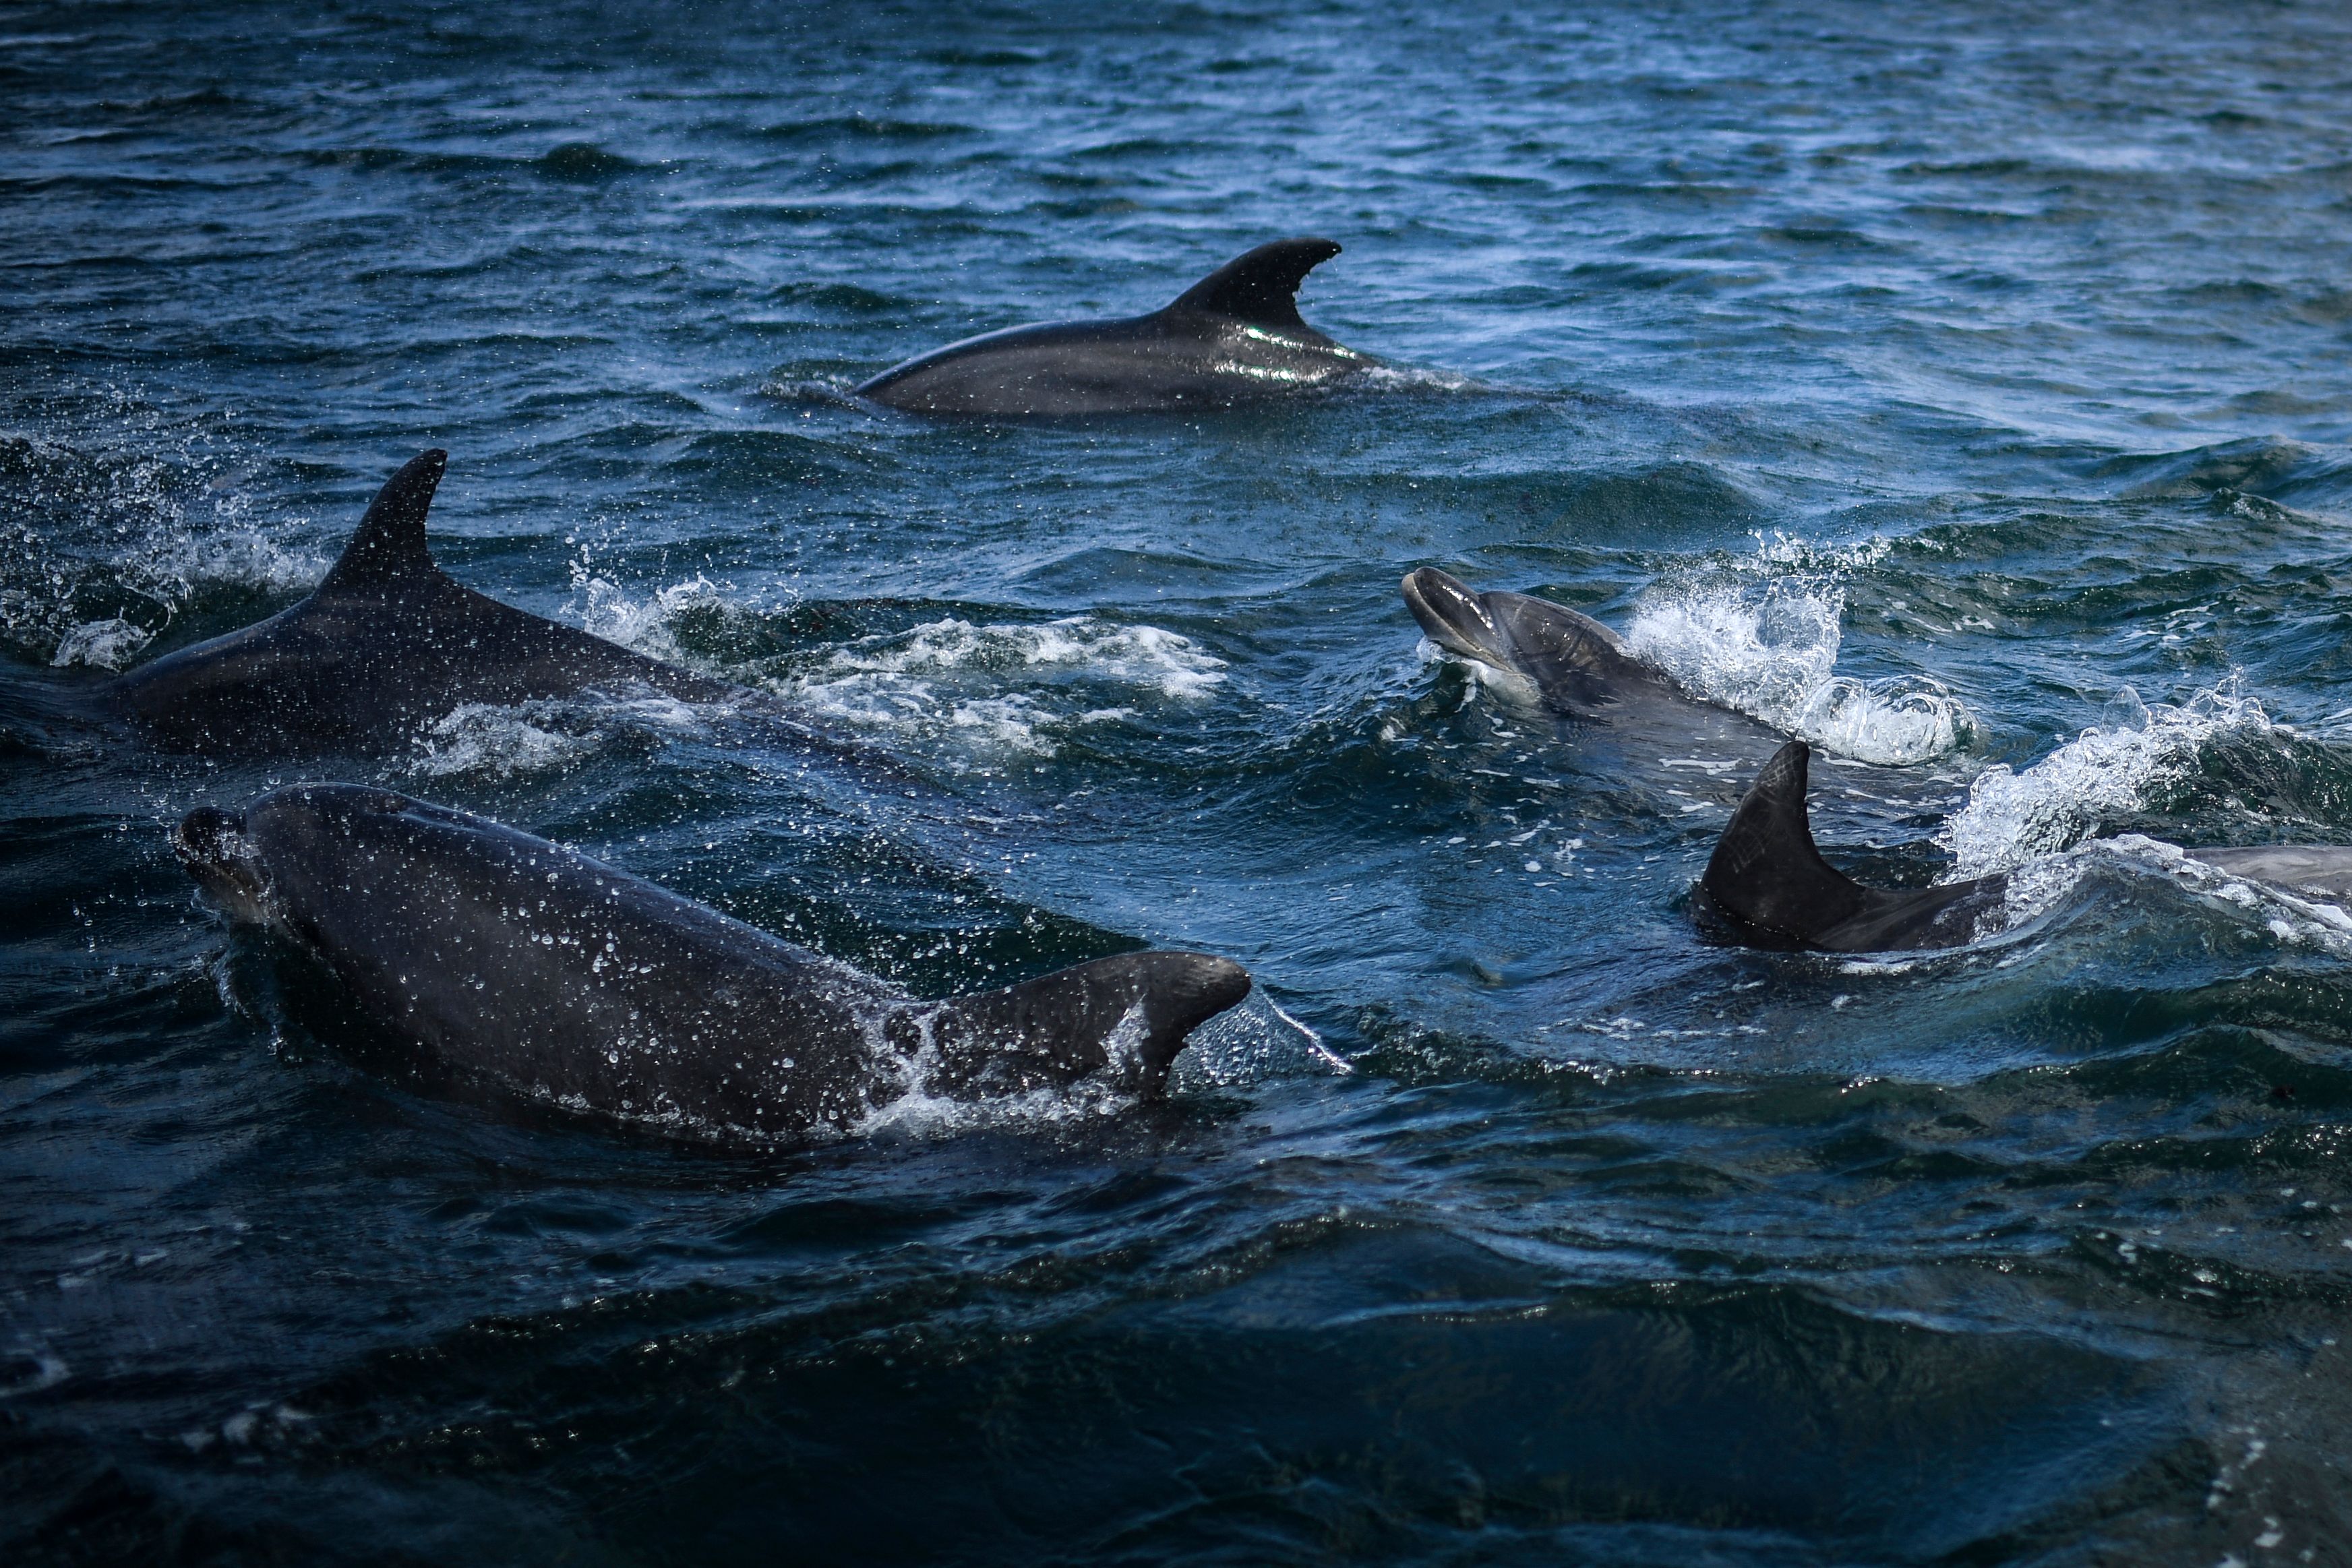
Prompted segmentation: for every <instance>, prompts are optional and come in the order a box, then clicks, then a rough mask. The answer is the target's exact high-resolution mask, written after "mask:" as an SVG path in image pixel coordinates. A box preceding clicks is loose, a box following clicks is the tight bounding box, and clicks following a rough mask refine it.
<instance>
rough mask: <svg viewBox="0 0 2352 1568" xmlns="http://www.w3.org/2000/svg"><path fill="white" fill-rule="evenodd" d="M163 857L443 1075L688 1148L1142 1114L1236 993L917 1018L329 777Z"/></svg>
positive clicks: (1127, 988)
mask: <svg viewBox="0 0 2352 1568" xmlns="http://www.w3.org/2000/svg"><path fill="white" fill-rule="evenodd" d="M173 845H174V848H175V849H176V850H177V852H178V853H179V855H180V858H181V859H182V860H183V862H184V863H185V864H186V865H187V867H188V868H189V870H190V872H191V873H192V874H193V875H194V877H195V878H196V879H197V881H198V882H199V883H200V884H201V885H202V886H203V887H204V888H205V889H206V891H207V892H208V893H210V894H211V895H213V896H214V897H215V899H217V900H219V901H220V903H221V904H222V905H223V906H224V908H225V910H226V912H227V913H228V914H229V915H230V916H231V917H232V918H233V919H236V920H240V921H257V922H260V923H265V924H267V925H268V926H270V927H271V928H273V929H275V930H276V931H278V932H279V933H281V934H282V935H284V936H287V937H289V938H290V939H292V940H293V941H294V942H297V943H299V945H300V946H302V947H303V948H305V949H307V950H308V951H309V952H311V953H312V954H313V955H315V956H316V957H317V958H319V959H320V960H321V961H322V962H323V963H325V964H326V965H327V967H328V968H329V969H331V971H333V973H335V975H336V976H337V978H338V979H340V980H341V982H342V984H343V985H344V986H345V987H346V988H347V989H348V990H349V991H350V992H351V993H352V994H353V995H354V996H355V997H356V998H358V999H359V1001H360V1002H361V1003H362V1004H363V1005H365V1007H366V1009H367V1011H368V1012H369V1013H370V1014H371V1015H372V1016H374V1017H375V1018H377V1019H379V1020H380V1021H382V1022H383V1024H384V1025H386V1026H388V1027H390V1028H392V1029H394V1031H396V1032H398V1033H400V1034H403V1035H404V1036H405V1037H407V1038H408V1039H409V1040H410V1041H412V1042H413V1043H414V1044H415V1046H417V1047H420V1048H421V1049H422V1050H424V1051H425V1052H426V1053H427V1054H429V1055H430V1056H432V1057H433V1058H437V1059H438V1060H439V1061H440V1062H442V1063H443V1064H444V1065H446V1066H448V1067H450V1068H456V1069H457V1070H458V1071H459V1072H461V1073H462V1074H465V1075H467V1076H468V1077H471V1078H474V1079H479V1080H481V1081H484V1082H487V1083H488V1084H491V1085H494V1086H496V1087H498V1088H499V1089H503V1090H505V1091H508V1092H511V1093H515V1094H519V1095H522V1096H525V1097H528V1098H530V1099H534V1100H541V1101H545V1102H549V1103H552V1104H556V1105H561V1106H563V1107H566V1108H569V1109H571V1110H578V1111H585V1112H590V1113H593V1114H598V1115H602V1116H606V1117H611V1118H615V1119H618V1120H623V1121H635V1122H640V1123H646V1124H650V1125H653V1126H656V1127H657V1128H659V1129H662V1130H664V1131H669V1132H673V1133H675V1134H677V1135H679V1136H683V1137H689V1138H698V1139H709V1140H714V1141H719V1142H740V1141H747V1140H748V1141H772V1140H776V1139H791V1138H798V1137H802V1136H805V1135H808V1134H811V1133H814V1132H819V1131H826V1130H831V1131H848V1130H851V1129H854V1128H856V1126H857V1125H859V1124H860V1123H861V1122H862V1121H865V1120H866V1119H867V1118H869V1117H870V1116H872V1115H873V1114H874V1113H875V1112H877V1110H881V1109H882V1108H883V1107H885V1106H887V1105H889V1104H892V1103H895V1102H896V1101H898V1100H901V1099H904V1098H905V1097H907V1096H908V1095H912V1094H928V1095H937V1096H943V1097H949V1098H957V1099H970V1098H985V1097H992V1096H998V1095H1003V1094H1012V1093H1024V1092H1029V1091H1034V1090H1052V1089H1064V1088H1067V1087H1070V1086H1072V1085H1076V1084H1079V1083H1081V1082H1084V1083H1091V1084H1097V1085H1100V1086H1103V1087H1105V1088H1108V1089H1113V1090H1116V1091H1118V1092H1119V1093H1122V1094H1126V1095H1129V1096H1133V1097H1137V1098H1150V1097H1151V1096H1154V1095H1157V1094H1158V1093H1160V1091H1161V1089H1163V1087H1164V1086H1165V1084H1166V1081H1167V1078H1168V1072H1169V1068H1170V1067H1171V1064H1172V1063H1173V1062H1174V1060H1175V1058H1176V1056H1177V1054H1178V1053H1179V1052H1181V1050H1182V1049H1183V1048H1184V1046H1185V1043H1186V1040H1187V1037H1189V1036H1190V1034H1191V1032H1192V1029H1193V1028H1195V1027H1196V1026H1199V1025H1200V1024H1202V1023H1203V1022H1205V1021H1207V1020H1208V1019H1209V1018H1211V1017H1213V1016H1216V1015H1217V1014H1219V1013H1222V1012H1223V1011H1224V1010H1225V1009H1226V1008H1228V1007H1231V1006H1233V1005H1234V1004H1236V1003H1238V1002H1239V1001H1241V1000H1242V998H1243V997H1244V996H1245V995H1246V994H1248V992H1249V989H1250V977H1249V973H1248V972H1247V971H1245V970H1244V969H1243V968H1242V967H1241V966H1240V965H1239V964H1237V963H1232V962H1231V961H1230V960H1227V959H1223V958H1217V957H1213V956H1212V955H1210V954H1207V953H1198V952H1131V953H1123V954H1119V955H1118V956H1116V957H1112V958H1104V959H1097V960H1095V961H1093V962H1091V963H1079V964H1074V965H1072V966H1070V967H1069V968H1066V969H1062V970H1057V971H1055V972H1054V973H1050V974H1045V975H1043V976H1041V977H1039V978H1037V979H1035V980H1031V981H1026V982H1024V983H1023V984H1018V985H1011V986H1006V987H1003V988H1002V989H999V990H994V991H985V992H978V993H973V994H966V995H961V996H953V997H949V998H945V999H942V1000H936V1001H924V1000H920V999H918V998H916V997H912V996H909V995H908V994H906V993H905V992H904V991H903V990H901V989H899V988H898V986H896V985H893V984H889V983H887V982H886V981H884V980H882V979H880V978H878V977H877V976H875V975H871V974H867V973H863V972H862V971H859V970H857V969H855V968H853V967H851V966H850V965H848V964H846V963H841V962H839V961H838V960H835V959H831V958H827V957H825V956H824V955H823V954H820V953H817V952H811V951H810V950H808V949H806V948H803V947H798V946H795V945H793V943H791V942H784V941H782V940H780V939H778V938H776V937H773V936H771V935H769V934H768V933H767V932H765V931H760V930H758V929H757V928H755V927H752V926H749V925H745V924H743V923H742V922H741V921H734V920H730V919H729V918H728V917H727V916H725V915H722V914H720V913H719V912H718V911H717V910H712V909H709V908H708V907H706V906H704V905H701V904H698V903H695V902H693V901H692V900H688V899H684V898H680V897H679V896H678V895H677V894H675V893H672V892H670V891H668V890H667V889H663V888H661V887H658V886H656V884H654V883H651V882H647V881H645V880H643V879H639V878H636V877H632V876H630V875H628V874H627V873H625V872H623V871H619V870H616V869H614V868H612V867H610V866H605V865H603V864H601V863H599V862H597V861H595V860H592V859H590V858H588V857H586V856H584V855H581V854H578V853H577V852H575V851H572V850H570V849H567V848H564V847H562V846H561V845H557V844H553V843H551V842H549V841H548V840H546V839H543V838H536V837H532V836H530V835H529V834H526V833H520V832H518V831H516V830H515V829H513V828H509V827H505V826H500V825H499V824H497V823H495V822H490V821H488V820H486V819H485V818H482V817H478V816H469V815H467V813H465V812H460V811H452V810H449V809H447V808H446V807H442V806H437V805H428V804H427V803H425V802H424V801H420V800H415V799H412V798H410V797H409V796H407V795H399V794H395V793H394V792H392V791H389V790H382V789H373V788H367V787H364V786H360V785H353V784H312V785H300V786H297V787H294V788H290V789H283V790H278V791H276V792H274V793H272V794H269V795H264V796H262V797H261V798H260V799H258V800H257V801H255V802H254V803H253V804H252V805H248V806H247V808H246V809H245V811H244V812H242V813H232V812H227V811H223V810H220V809H218V808H216V807H212V806H202V807H198V808H197V809H196V810H194V811H192V812H190V813H189V814H188V815H187V816H186V817H184V819H183V820H182V822H181V824H180V826H179V829H178V831H177V832H176V834H175V835H174V838H173Z"/></svg>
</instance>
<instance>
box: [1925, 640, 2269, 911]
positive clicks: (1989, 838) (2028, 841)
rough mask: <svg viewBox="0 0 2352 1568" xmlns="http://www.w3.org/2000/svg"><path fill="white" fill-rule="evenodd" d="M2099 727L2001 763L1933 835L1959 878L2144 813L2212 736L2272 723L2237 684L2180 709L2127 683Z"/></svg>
mask: <svg viewBox="0 0 2352 1568" xmlns="http://www.w3.org/2000/svg"><path fill="white" fill-rule="evenodd" d="M2110 713H2111V714H2113V715H2114V717H2113V718H2112V719H2111V720H2110V721H2108V722H2106V723H2103V724H2094V725H2092V726H2091V727H2090V728H2088V729H2086V730H2084V731H2083V732H2082V733H2081V734H2080V735H2077V736H2076V737H2075V738H2074V739H2073V740H2071V741H2069V742H2066V743H2065V744H2063V745H2062V746H2060V747H2059V748H2058V749H2057V750H2055V751H2053V752H2051V753H2050V754H2049V755H2048V756H2046V757H2044V758H2042V760H2041V761H2040V762H2038V763H2034V764H2033V765H2032V767H2030V768H2027V769H2026V770H2025V771H2024V772H2023V773H2014V772H2012V771H2011V769H2010V768H2009V766H2008V765H2007V764H2006V763H1995V764H1994V765H1993V766H1991V767H1990V768H1988V769H1986V770H1985V771H1984V772H1983V773H1979V774H1978V775H1977V779H1976V782H1975V783H1974V784H1970V785H1969V799H1968V804H1967V805H1964V806H1962V807H1961V808H1960V809H1959V810H1958V811H1957V812H1955V813H1954V814H1953V815H1952V816H1951V818H1950V820H1949V821H1948V822H1947V823H1945V825H1944V828H1943V831H1942V832H1941V833H1940V834H1938V835H1937V842H1939V843H1940V844H1942V845H1943V847H1945V848H1947V849H1948V850H1950V851H1951V854H1952V858H1953V861H1954V865H1953V870H1952V874H1953V876H1954V877H1956V878H1965V877H1981V876H1986V875H1989V874H1990V873H1991V872H1994V871H2005V870H2009V869H2011V868H2013V867H2017V866H2021V865H2022V864H2024V863H2025V862H2026V861H2028V860H2031V859H2032V858H2035V857H2036V856H2041V855H2048V854H2052V853H2053V852H2055V851H2057V850H2060V849H2063V848H2066V847H2068V846H2070V845H2072V844H2074V843H2076V842H2077V841H2079V840H2080V839H2082V838H2084V837H2086V836H2088V835H2089V834H2090V833H2091V832H2092V831H2093V830H2094V829H2095V828H2096V827H2097V826H2098V825H2099V824H2100V822H2101V821H2103V820H2105V819H2110V818H2114V817H2118V816H2130V815H2131V814H2133V813H2135V812H2137V811H2140V810H2142V809H2144V808H2145V807H2146V806H2147V803H2148V800H2149V797H2150V795H2151V794H2152V792H2155V791H2157V790H2159V789H2161V788H2163V787H2164V786H2166V785H2168V784H2172V783H2175V782H2177V781H2179V780H2180V779H2182V778H2185V777H2187V776H2188V774H2189V770H2190V769H2191V768H2192V767H2193V766H2194V765H2195V763H2196V761H2197V757H2198V753H2199V752H2200V751H2202V750H2203V748H2204V747H2205V745H2206V744H2207V743H2208V742H2210V741H2212V740H2213V739H2214V738H2215V737H2217V736H2220V735H2224V734H2229V733H2232V732H2238V731H2270V730H2273V729H2274V728H2276V726H2274V725H2273V724H2272V723H2271V721H2270V719H2269V717H2268V716H2267V715H2265V714H2264V713H2263V709H2262V704H2261V703H2259V702H2257V701H2256V700H2254V699H2252V698H2251V697H2247V696H2244V695H2242V694H2241V693H2240V692H2239V690H2238V687H2237V682H2236V681H2235V680H2234V679H2232V680H2231V681H2229V682H2226V683H2224V684H2223V685H2221V686H2220V687H2217V688H2214V689H2210V690H2206V691H2200V692H2198V693H2197V694H2196V695H2195V696H2193V697H2191V698H2190V699H2189V700H2188V701H2186V702H2183V703H2181V704H2179V706H2177V707H2175V706H2173V705H2170V704H2168V703H2158V704H2156V705H2154V706H2152V707H2151V706H2149V705H2147V704H2145V703H2143V702H2141V701H2140V700H2139V697H2138V694H2137V693H2136V692H2134V691H2133V690H2132V689H2130V688H2129V687H2126V688H2125V689H2123V690H2122V691H2121V692H2119V693H2118V694H2117V696H2116V701H2115V702H2114V703H2113V704H2112V705H2111V707H2110Z"/></svg>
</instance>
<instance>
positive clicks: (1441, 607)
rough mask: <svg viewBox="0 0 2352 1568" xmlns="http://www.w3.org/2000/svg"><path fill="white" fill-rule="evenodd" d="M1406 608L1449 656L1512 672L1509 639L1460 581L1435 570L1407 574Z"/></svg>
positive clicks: (1405, 589) (1431, 567)
mask: <svg viewBox="0 0 2352 1568" xmlns="http://www.w3.org/2000/svg"><path fill="white" fill-rule="evenodd" d="M1404 605H1405V608H1406V609H1408V610H1411V611H1412V618H1413V619H1414V620H1416V621H1419V622H1420V623H1421V629H1422V631H1423V633H1424V634H1425V635H1427V637H1428V638H1429V640H1430V641H1432V642H1433V643H1435V644H1436V645H1437V646H1438V647H1442V648H1444V650H1445V651H1446V652H1448V653H1451V654H1457V655H1459V656H1460V657H1462V658H1475V659H1476V660H1477V661H1478V662H1479V663H1481V664H1491V665H1494V666H1496V668H1501V669H1509V668H1513V662H1512V658H1511V644H1510V639H1509V637H1507V636H1506V635H1505V634H1504V631H1503V628H1502V627H1500V626H1496V624H1495V622H1494V618H1493V617H1492V616H1488V615H1487V614H1486V606H1485V605H1482V604H1480V603H1479V602H1478V595H1476V594H1475V593H1474V592H1472V591H1471V588H1470V584H1467V583H1465V582H1464V581H1462V579H1461V578H1459V577H1455V576H1452V575H1449V574H1446V573H1444V572H1440V571H1439V570H1438V569H1437V568H1436V567H1434V566H1423V567H1422V568H1421V569H1420V570H1419V571H1417V572H1410V573H1407V574H1405V579H1404Z"/></svg>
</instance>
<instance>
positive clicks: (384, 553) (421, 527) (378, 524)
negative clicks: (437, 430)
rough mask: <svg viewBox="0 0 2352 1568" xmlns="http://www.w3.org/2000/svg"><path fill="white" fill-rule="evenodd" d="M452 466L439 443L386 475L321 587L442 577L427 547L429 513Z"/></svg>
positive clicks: (343, 587)
mask: <svg viewBox="0 0 2352 1568" xmlns="http://www.w3.org/2000/svg"><path fill="white" fill-rule="evenodd" d="M448 466H449V454H448V453H446V452H445V451H443V450H441V448H439V447H434V448H433V449H432V450H431V451H429V452H419V453H418V454H416V456H415V457H414V458H409V459H408V461H407V462H406V463H404V464H403V465H402V466H401V469H400V472H398V473H396V474H394V475H393V476H392V478H391V479H386V480H385V481H384V486H383V489H380V490H378V491H377V492H376V495H375V500H373V502H372V503H370V505H369V507H368V509H367V515H366V516H365V517H362V518H361V519H360V526H359V531H357V532H356V533H354V534H352V542H350V543H349V544H347V545H345V546H343V553H342V556H341V559H340V560H338V561H337V562H336V563H335V564H334V569H333V570H332V571H331V572H329V573H328V574H327V576H326V580H325V581H324V582H321V583H320V584H319V591H320V593H333V592H337V591H340V590H348V589H353V588H381V587H384V586H387V585H389V584H394V583H398V582H402V581H405V580H408V579H412V578H415V577H417V576H420V575H429V576H435V577H437V576H439V575H440V574H441V569H440V568H439V567H437V566H436V565H434V564H433V556H432V554H431V552H428V551H427V550H426V549H425V513H426V512H428V511H430V510H433V492H434V491H435V490H437V489H440V488H441V474H442V471H443V470H444V469H445V468H447V467H448Z"/></svg>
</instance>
